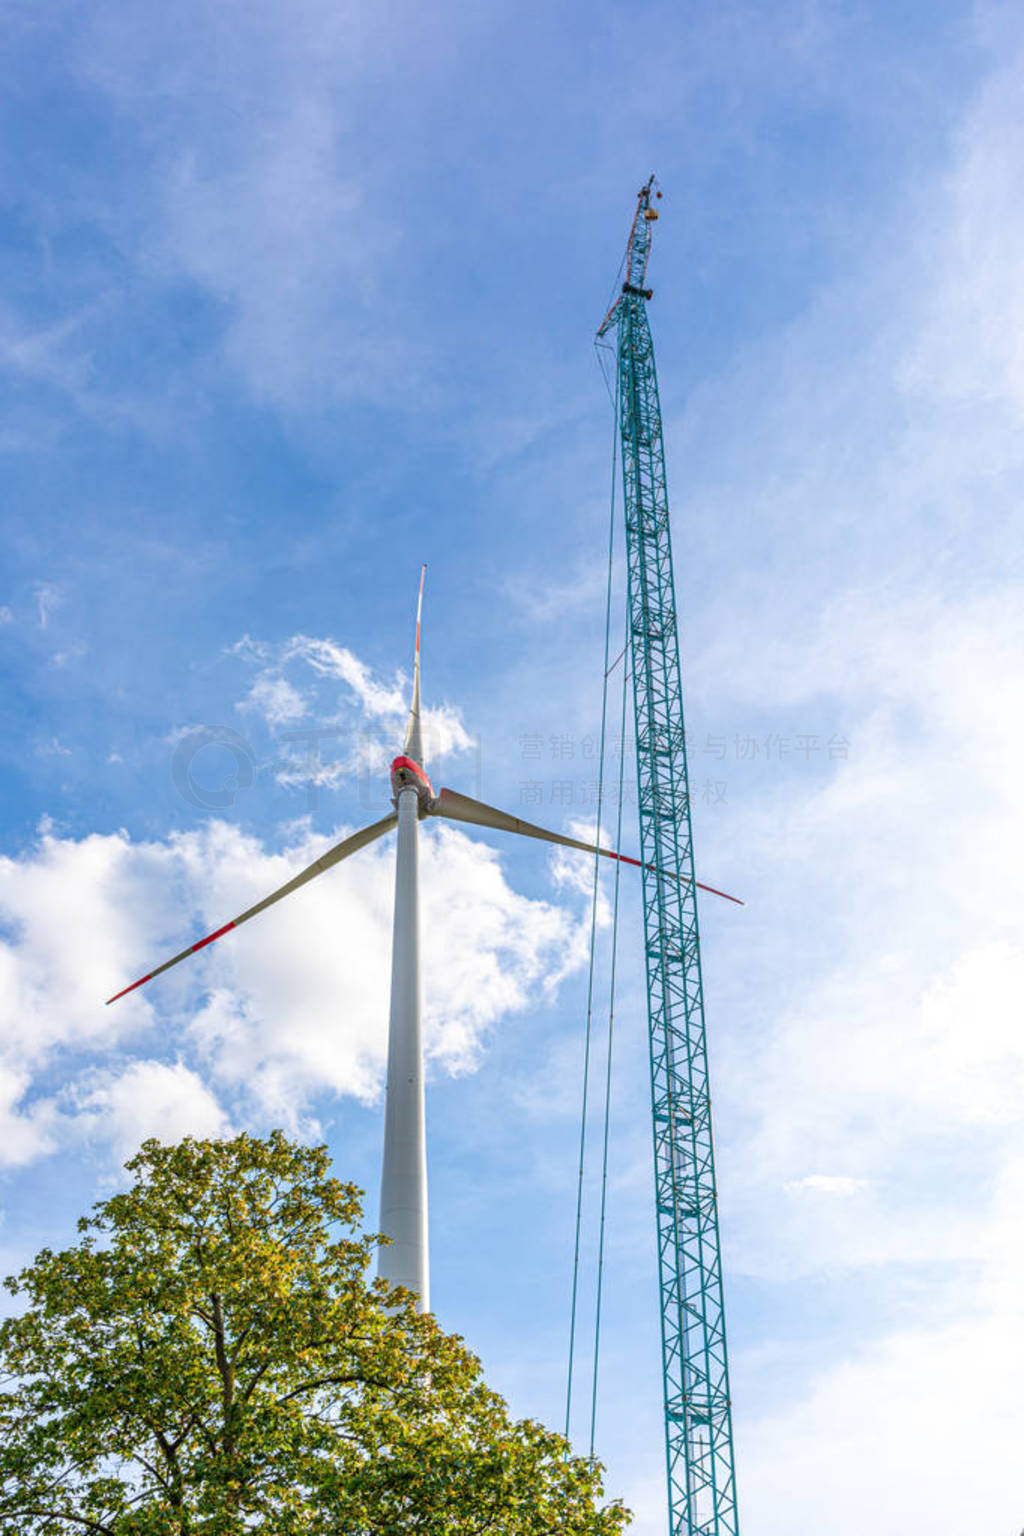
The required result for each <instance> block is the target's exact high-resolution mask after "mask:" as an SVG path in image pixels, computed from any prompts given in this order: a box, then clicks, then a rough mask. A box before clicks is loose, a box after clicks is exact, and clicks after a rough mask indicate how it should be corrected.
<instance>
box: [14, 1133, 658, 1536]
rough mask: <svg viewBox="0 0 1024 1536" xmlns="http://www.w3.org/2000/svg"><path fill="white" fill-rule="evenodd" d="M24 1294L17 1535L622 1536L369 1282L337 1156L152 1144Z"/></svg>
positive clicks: (34, 1272) (355, 1204)
mask: <svg viewBox="0 0 1024 1536" xmlns="http://www.w3.org/2000/svg"><path fill="white" fill-rule="evenodd" d="M127 1167H128V1169H129V1171H130V1172H131V1173H133V1174H134V1175H136V1182H135V1183H134V1185H133V1186H132V1187H131V1188H130V1189H129V1190H128V1191H127V1192H126V1193H124V1194H118V1195H115V1196H113V1197H112V1198H111V1199H109V1200H106V1201H103V1202H101V1203H100V1204H98V1205H97V1206H96V1207H95V1208H94V1211H93V1214H92V1216H90V1217H86V1218H83V1219H82V1220H81V1221H80V1222H79V1224H78V1225H79V1232H80V1241H79V1242H78V1243H77V1245H76V1246H74V1247H72V1248H68V1249H66V1250H65V1251H64V1252H62V1253H54V1252H52V1251H50V1250H49V1249H46V1250H44V1251H43V1252H42V1253H40V1254H39V1256H38V1257H37V1258H36V1260H35V1262H34V1263H33V1264H31V1265H30V1266H29V1267H28V1268H27V1269H25V1270H23V1271H22V1273H21V1274H20V1276H18V1278H17V1279H12V1280H8V1281H7V1282H6V1283H7V1286H8V1288H9V1289H10V1290H11V1291H13V1292H14V1293H15V1294H16V1295H20V1296H21V1297H22V1298H23V1300H24V1302H25V1307H24V1310H23V1312H22V1313H21V1314H20V1315H19V1316H17V1317H12V1318H8V1319H7V1320H6V1321H5V1322H3V1324H2V1325H0V1369H2V1370H3V1372H4V1378H3V1385H2V1387H0V1476H2V1485H0V1486H2V1492H0V1533H2V1536H15V1533H17V1536H71V1533H72V1532H75V1533H82V1532H94V1533H97V1536H242V1533H248V1532H264V1533H267V1536H270V1533H273V1536H299V1533H301V1536H363V1533H366V1536H370V1533H374V1536H378V1533H380V1536H398V1533H400V1532H401V1533H403V1536H404V1533H410V1532H417V1533H422V1536H484V1533H494V1536H499V1533H500V1536H542V1533H543V1536H548V1533H553V1532H559V1533H563V1532H564V1533H588V1536H589V1533H593V1536H615V1533H618V1532H620V1531H621V1530H622V1528H623V1526H624V1525H625V1524H626V1522H627V1519H628V1517H627V1515H626V1512H625V1511H624V1510H623V1508H622V1507H621V1505H620V1504H618V1503H613V1504H611V1505H608V1506H606V1507H604V1508H602V1507H600V1506H599V1504H598V1500H599V1499H600V1497H601V1486H600V1480H599V1475H598V1471H597V1470H596V1469H595V1468H592V1467H591V1466H590V1465H589V1464H588V1463H587V1462H586V1461H583V1460H581V1459H577V1458H573V1457H571V1456H569V1454H568V1448H567V1446H566V1444H565V1441H564V1440H563V1439H562V1438H561V1437H560V1436H558V1435H555V1434H552V1433H550V1432H548V1431H547V1430H545V1429H543V1428H542V1427H541V1426H540V1425H539V1424H537V1423H534V1422H532V1421H529V1420H526V1421H521V1422H514V1421H513V1420H512V1419H511V1418H510V1416H509V1414H508V1411H507V1408H506V1406H505V1404H504V1402H503V1401H502V1399H501V1398H500V1397H498V1396H497V1394H496V1393H494V1392H492V1391H491V1390H489V1388H488V1387H487V1386H486V1385H485V1384H484V1383H483V1381H482V1379H481V1373H480V1366H479V1363H478V1362H477V1360H476V1359H475V1358H474V1357H473V1356H472V1355H471V1354H470V1353H469V1352H468V1351H467V1350H466V1349H465V1347H464V1346H463V1344H462V1341H461V1340H460V1339H459V1338H457V1337H454V1336H449V1335H446V1334H444V1333H442V1332H441V1330H440V1329H439V1328H438V1326H437V1324H436V1323H435V1321H434V1320H433V1318H432V1317H430V1316H420V1315H419V1314H418V1313H417V1311H416V1309H415V1305H414V1298H413V1297H412V1296H410V1295H409V1294H408V1293H407V1292H402V1291H397V1290H391V1289H389V1288H388V1287H387V1286H386V1285H385V1283H384V1282H383V1281H381V1280H371V1279H370V1278H369V1270H370V1265H371V1261H372V1257H373V1253H374V1249H375V1247H376V1244H377V1241H378V1239H376V1238H373V1237H366V1236H363V1235H361V1234H360V1232H359V1228H358V1223H359V1220H360V1216H361V1210H360V1203H359V1191H358V1190H356V1189H355V1188H354V1187H353V1186H352V1185H351V1184H342V1183H339V1181H338V1180H336V1179H334V1178H332V1177H331V1176H330V1172H329V1163H328V1158H327V1153H326V1149H324V1148H305V1147H300V1146H297V1145H294V1144H293V1143H291V1142H289V1141H288V1140H286V1138H285V1137H284V1136H283V1135H281V1134H280V1133H275V1134H274V1135H272V1136H271V1137H270V1138H268V1139H267V1140H258V1139H256V1138H252V1137H249V1136H239V1137H237V1138H235V1139H234V1140H230V1141H195V1140H192V1139H188V1140H186V1141H184V1142H182V1143H181V1144H180V1145H177V1146H169V1147H168V1146H161V1145H160V1144H159V1143H158V1142H156V1141H148V1142H146V1143H145V1145H144V1146H143V1148H142V1150H141V1151H140V1152H139V1153H138V1154H137V1156H136V1157H134V1158H133V1159H132V1161H131V1162H129V1163H128V1165H127Z"/></svg>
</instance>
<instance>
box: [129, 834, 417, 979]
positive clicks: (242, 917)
mask: <svg viewBox="0 0 1024 1536" xmlns="http://www.w3.org/2000/svg"><path fill="white" fill-rule="evenodd" d="M397 820H398V817H397V815H395V814H394V812H392V814H391V815H390V816H385V817H384V819H383V821H375V822H374V823H373V825H372V826H369V827H363V829H362V831H360V832H353V834H352V836H351V837H346V838H343V839H342V841H341V842H340V843H335V845H334V847H333V848H328V850H327V852H326V853H324V854H321V856H320V858H318V859H315V860H314V861H313V863H312V864H310V865H309V866H308V867H307V868H306V869H304V870H302V871H301V872H300V873H299V874H297V875H295V876H294V877H293V878H292V879H291V880H288V881H286V883H285V884H284V885H282V886H279V887H278V889H277V890H276V891H272V892H271V893H270V895H269V896H264V898H263V900H262V901H258V902H257V903H256V905H255V906H254V907H249V908H247V910H246V911H245V912H242V913H240V914H239V916H238V917H233V918H232V919H231V921H230V923H225V924H224V926H223V928H216V929H215V930H214V931H213V933H208V934H207V935H206V937H205V939H200V940H199V941H198V943H196V944H190V945H189V947H188V949H183V950H182V951H181V953H180V954H178V955H174V956H173V957H172V958H171V959H170V960H165V961H164V963H163V965H158V966H157V968H156V970H155V971H149V972H148V973H147V974H146V975H145V976H140V977H139V979H138V981H133V982H132V984H131V986H130V987H124V988H123V989H122V990H121V991H120V992H115V993H114V995H113V997H108V998H107V1002H108V1004H109V1003H116V1002H117V1000H118V998H119V997H124V996H125V994H126V993H128V992H134V991H135V988H136V987H141V986H142V985H143V984H144V983H145V982H147V981H152V980H153V977H154V976H159V975H161V973H162V972H163V971H169V970H170V968H171V966H172V965H177V964H178V963H179V961H181V960H187V959H188V957H189V955H194V954H195V953H196V951H197V950H200V949H205V948H206V946H207V944H212V943H213V941H214V940H215V939H220V938H223V936H224V934H226V933H230V932H231V930H232V928H240V927H241V926H242V924H243V923H247V922H248V921H249V919H250V917H256V916H257V914H258V913H260V912H265V911H266V909H267V908H268V907H272V906H273V905H274V903H275V901H281V900H282V898H283V897H285V896H290V895H291V893H292V892H293V891H297V890H298V889H299V887H300V886H302V885H306V884H307V883H308V882H309V881H310V880H315V879H316V877H317V875H322V874H324V872H325V871H326V870H328V869H332V868H333V867H334V865H335V864H340V863H341V861H342V859H347V858H348V856H349V854H351V853H358V852H359V849H360V848H365V847H366V845H367V844H368V843H372V842H375V841H376V839H377V838H378V837H383V835H384V833H385V832H389V831H390V830H391V828H392V827H393V826H394V825H395V823H396V821H397Z"/></svg>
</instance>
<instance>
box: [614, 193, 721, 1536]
mask: <svg viewBox="0 0 1024 1536" xmlns="http://www.w3.org/2000/svg"><path fill="white" fill-rule="evenodd" d="M653 182H654V178H653V177H652V178H651V180H650V181H649V182H648V183H647V185H646V186H645V187H644V188H643V189H642V191H641V192H640V195H639V202H638V206H637V211H636V216H635V218H634V221H633V228H632V232H631V234H630V240H629V246H628V250H627V257H626V274H625V275H626V281H625V282H624V284H623V286H622V292H621V294H620V295H619V296H618V298H617V300H616V302H615V303H614V304H613V306H612V308H611V310H610V311H609V313H608V316H607V317H606V319H605V321H604V324H603V325H602V327H601V330H600V331H599V332H598V335H599V336H602V335H604V334H605V332H606V331H608V330H609V329H610V328H611V327H612V326H613V325H614V326H617V330H618V418H619V432H620V439H621V448H622V476H623V492H624V502H625V513H626V555H627V565H628V577H629V585H628V604H629V623H630V639H631V651H632V666H633V698H634V710H635V724H636V755H637V775H638V792H639V806H640V845H641V858H642V862H643V897H644V938H645V947H646V959H647V989H648V1024H649V1036H650V1051H651V1094H652V1109H653V1121H654V1165H655V1203H656V1209H657V1224H658V1258H659V1275H660V1285H661V1330H662V1364H663V1372H664V1389H665V1432H666V1449H667V1458H668V1498H669V1531H670V1536H737V1532H738V1523H737V1511H736V1485H735V1473H734V1462H733V1443H732V1415H731V1409H730V1402H729V1370H728V1363H727V1359H726V1347H725V1317H724V1310H723V1303H722V1258H721V1248H720V1243H719V1233H718V1208H717V1197H716V1187H715V1164H714V1150H713V1145H712V1133H711V1098H710V1093H709V1087H708V1062H707V1041H706V1034H705V1025H704V1001H703V992H702V986H701V966H700V943H699V939H698V931H697V902H696V891H695V887H694V866H693V841H692V832H691V823H690V799H689V787H688V777H687V768H686V743H685V738H684V733H683V694H682V681H681V674H680V666H679V637H678V628H677V622H676V605H675V587H674V581H673V575H672V543H671V536H670V532H669V511H668V495H667V492H666V486H665V452H664V444H663V441H662V428H661V410H660V406H659V402H658V380H657V375H656V373H655V368H654V347H653V344H652V341H651V332H650V328H649V326H648V323H647V300H648V299H649V298H650V297H651V293H650V290H649V289H645V287H644V279H645V277H646V272H647V260H648V256H649V254H650V246H651V233H652V226H653V221H654V220H655V219H656V218H657V213H656V211H655V209H654V207H653V206H652V201H651V199H652V187H653Z"/></svg>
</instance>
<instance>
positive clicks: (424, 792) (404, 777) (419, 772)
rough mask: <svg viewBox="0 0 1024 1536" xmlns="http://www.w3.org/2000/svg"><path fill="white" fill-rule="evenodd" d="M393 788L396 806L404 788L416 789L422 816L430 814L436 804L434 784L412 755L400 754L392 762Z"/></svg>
mask: <svg viewBox="0 0 1024 1536" xmlns="http://www.w3.org/2000/svg"><path fill="white" fill-rule="evenodd" d="M391 789H392V792H393V794H394V800H395V805H396V806H397V804H398V797H399V795H400V794H401V793H402V790H403V789H414V790H415V791H416V793H417V795H418V796H419V801H420V816H421V817H422V816H426V815H428V814H429V812H430V808H431V806H432V805H433V804H434V786H433V784H431V782H430V780H429V779H428V778H427V775H426V774H425V772H424V771H423V769H422V768H421V767H420V765H419V763H417V762H416V760H415V759H414V758H412V757H403V756H399V757H396V758H395V760H394V762H393V763H392V764H391Z"/></svg>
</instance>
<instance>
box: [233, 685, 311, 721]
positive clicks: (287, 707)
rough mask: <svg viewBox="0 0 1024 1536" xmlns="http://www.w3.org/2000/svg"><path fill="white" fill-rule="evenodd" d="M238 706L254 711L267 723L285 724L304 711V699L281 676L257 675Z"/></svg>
mask: <svg viewBox="0 0 1024 1536" xmlns="http://www.w3.org/2000/svg"><path fill="white" fill-rule="evenodd" d="M238 708H239V709H241V710H254V711H256V712H257V713H258V714H260V715H262V716H263V718H264V719H265V720H266V721H267V723H268V724H269V725H286V724H288V723H289V722H290V721H292V720H301V718H302V716H303V715H304V714H305V713H306V703H305V700H304V699H303V698H302V696H301V695H300V694H299V693H298V692H297V691H296V690H295V689H294V688H293V687H292V685H291V683H289V682H287V681H286V679H285V678H283V677H267V676H262V677H258V678H257V679H256V681H255V682H254V683H253V685H252V687H251V688H250V689H249V693H248V696H247V697H246V698H245V699H244V700H243V701H242V703H241V704H239V706H238Z"/></svg>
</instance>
